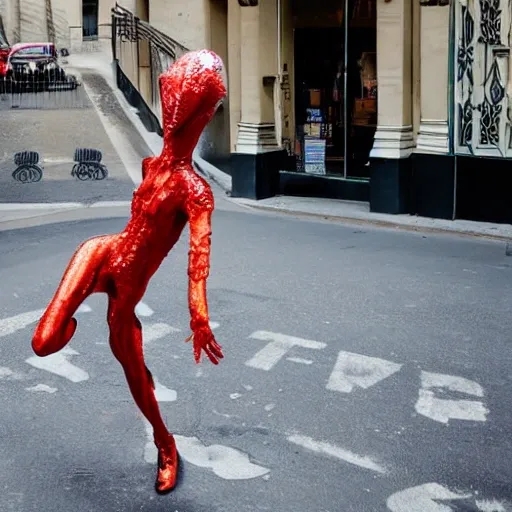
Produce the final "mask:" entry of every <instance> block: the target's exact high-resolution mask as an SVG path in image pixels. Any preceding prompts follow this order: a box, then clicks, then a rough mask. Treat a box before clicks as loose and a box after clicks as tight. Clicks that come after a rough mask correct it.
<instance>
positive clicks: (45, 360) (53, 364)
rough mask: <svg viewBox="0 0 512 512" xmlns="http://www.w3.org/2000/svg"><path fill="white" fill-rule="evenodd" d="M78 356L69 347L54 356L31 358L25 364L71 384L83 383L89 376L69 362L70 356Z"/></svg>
mask: <svg viewBox="0 0 512 512" xmlns="http://www.w3.org/2000/svg"><path fill="white" fill-rule="evenodd" d="M78 355H80V354H79V353H78V352H77V351H76V350H73V349H72V348H69V347H64V348H63V349H62V350H61V351H59V352H57V353H56V354H51V355H49V356H45V357H38V356H32V357H29V358H28V359H27V360H26V361H25V362H26V363H28V364H29V365H31V366H33V367H34V368H37V369H39V370H44V371H46V372H50V373H54V374H55V375H58V376H59V377H64V378H65V379H68V380H70V381H71V382H83V381H84V380H88V379H89V374H88V373H87V372H86V371H85V370H82V368H79V367H78V366H75V365H74V364H72V363H71V362H70V361H69V357H70V356H78Z"/></svg>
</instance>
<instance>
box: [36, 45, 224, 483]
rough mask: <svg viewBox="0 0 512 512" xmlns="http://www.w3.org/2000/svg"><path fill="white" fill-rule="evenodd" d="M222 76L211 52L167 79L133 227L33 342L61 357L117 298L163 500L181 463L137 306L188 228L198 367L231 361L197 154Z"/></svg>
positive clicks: (60, 297)
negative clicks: (92, 315)
mask: <svg viewBox="0 0 512 512" xmlns="http://www.w3.org/2000/svg"><path fill="white" fill-rule="evenodd" d="M221 69H222V61H221V60H220V59H219V57H218V56H217V55H215V54H214V53H213V52H210V51H207V50H201V51H199V52H191V53H188V54H186V55H185V56H183V57H182V58H180V59H179V60H178V61H176V63H174V65H172V66H171V67H170V68H169V70H168V71H167V72H165V73H163V74H162V75H161V76H160V94H161V104H162V118H163V123H162V124H163V130H164V147H163V150H162V153H161V155H160V156H158V157H152V158H146V159H144V160H143V162H142V176H143V180H142V183H141V185H140V186H139V188H138V189H137V190H135V192H134V194H133V201H132V207H131V218H130V220H129V221H128V224H127V225H126V227H125V228H124V230H123V231H122V232H121V233H118V234H112V235H103V236H98V237H95V238H91V239H89V240H87V241H85V242H84V243H82V245H80V247H79V248H78V249H77V250H76V252H75V254H74V255H73V257H72V259H71V261H70V263H69V264H68V267H67V269H66V271H65V273H64V276H63V277H62V280H61V282H60V285H59V287H58V289H57V291H56V293H55V295H54V297H53V299H52V300H51V302H50V304H49V306H48V308H47V309H46V311H45V313H44V314H43V316H42V318H41V320H40V321H39V324H38V325H37V327H36V330H35V333H34V336H33V339H32V348H33V350H34V352H35V353H36V354H37V355H39V356H41V357H44V356H47V355H49V354H53V353H55V352H58V351H59V350H61V349H62V348H63V347H64V346H65V345H66V344H67V343H68V342H69V341H70V339H71V337H72V336H73V334H74V332H75V329H76V319H75V318H73V315H74V313H75V312H76V310H77V308H78V307H79V306H80V304H81V303H82V302H83V301H84V300H85V298H86V297H88V296H89V295H90V294H92V293H98V292H102V293H106V294H107V295H108V316H107V320H108V326H109V330H110V346H111V349H112V352H113V354H114V356H115V357H116V358H117V360H118V361H119V362H120V363H121V365H122V366H123V369H124V372H125V375H126V379H127V381H128V385H129V387H130V391H131V393H132V395H133V398H134V400H135V402H136V404H137V406H138V407H139V409H140V410H141V412H142V413H143V414H144V416H145V417H146V418H147V419H148V421H149V422H150V423H151V425H152V426H153V432H154V440H155V444H156V446H157V448H158V462H159V464H158V472H157V480H156V490H157V492H159V493H165V492H168V491H170V490H172V489H173V488H174V486H175V485H176V477H177V471H178V455H177V452H176V445H175V442H174V438H173V436H172V434H170V433H169V431H168V430H167V428H166V426H165V424H164V422H163V420H162V417H161V415H160V411H159V407H158V403H157V401H156V398H155V394H154V383H153V378H152V376H151V372H150V371H149V370H148V369H147V367H146V365H145V362H144V357H143V344H142V328H141V324H140V321H139V319H138V318H137V316H136V315H135V306H136V305H137V303H138V302H139V301H140V300H141V299H142V297H143V295H144V292H145V291H146V287H147V285H148V282H149V280H150V278H151V277H152V276H153V274H154V273H155V272H156V270H157V269H158V268H159V266H160V264H161V263H162V260H163V259H164V258H165V257H166V256H167V254H168V253H169V251H170V250H171V249H172V247H173V246H174V244H175V243H176V242H177V241H178V238H179V237H180V235H181V233H182V231H183V229H184V227H185V225H186V224H187V222H188V223H189V225H190V251H189V262H188V276H189V288H188V296H189V309H190V316H191V321H190V327H191V330H192V335H191V336H190V337H189V338H188V339H187V341H189V340H190V339H193V350H194V358H195V361H196V363H198V362H199V361H200V356H201V350H204V352H205V353H206V355H207V356H208V357H209V359H210V360H211V361H212V362H213V363H214V364H218V362H219V359H221V358H222V357H223V354H222V350H221V347H220V346H219V345H218V344H217V342H216V341H215V338H214V336H213V333H212V331H211V329H210V326H209V317H208V304H207V298H206V280H207V278H208V274H209V269H210V236H211V214H212V211H213V209H214V201H213V194H212V191H211V189H210V186H209V185H208V183H207V182H206V181H205V180H204V179H203V178H201V177H200V176H198V175H197V174H196V173H195V172H194V169H193V167H192V151H193V149H194V148H195V146H196V144H197V141H198V139H199V136H200V135H201V132H202V131H203V129H204V128H205V126H206V125H207V124H208V122H209V121H210V120H211V118H212V117H213V115H214V113H215V110H216V108H217V105H218V103H219V101H220V100H221V99H222V98H223V97H224V96H225V94H226V89H225V86H224V84H223V80H222V76H221Z"/></svg>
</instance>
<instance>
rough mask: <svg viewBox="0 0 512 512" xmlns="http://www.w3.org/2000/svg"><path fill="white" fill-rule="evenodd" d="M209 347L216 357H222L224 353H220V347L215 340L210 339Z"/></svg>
mask: <svg viewBox="0 0 512 512" xmlns="http://www.w3.org/2000/svg"><path fill="white" fill-rule="evenodd" d="M209 348H210V350H211V351H212V353H213V354H215V356H216V357H218V358H219V359H222V358H223V357H224V354H223V353H222V347H221V346H220V345H219V344H218V343H216V342H215V341H212V343H211V344H210V347H209Z"/></svg>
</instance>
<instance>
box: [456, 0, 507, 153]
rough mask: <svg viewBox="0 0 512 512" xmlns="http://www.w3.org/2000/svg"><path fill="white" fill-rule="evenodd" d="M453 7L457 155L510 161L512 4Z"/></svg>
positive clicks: (489, 1)
mask: <svg viewBox="0 0 512 512" xmlns="http://www.w3.org/2000/svg"><path fill="white" fill-rule="evenodd" d="M455 7H456V24H455V27H456V30H455V32H456V44H455V51H456V54H455V62H456V69H457V74H456V84H455V105H456V106H455V108H456V111H455V148H456V152H457V153H459V154H475V155H485V156H496V157H512V140H511V112H510V109H511V106H512V105H511V101H510V100H511V98H510V97H509V94H508V93H507V89H509V80H510V78H509V77H510V44H509V36H510V28H511V20H512V11H511V0H458V2H457V4H456V6H455Z"/></svg>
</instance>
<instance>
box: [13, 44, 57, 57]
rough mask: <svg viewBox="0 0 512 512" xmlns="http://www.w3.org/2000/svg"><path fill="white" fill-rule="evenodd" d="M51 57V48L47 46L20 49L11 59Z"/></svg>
mask: <svg viewBox="0 0 512 512" xmlns="http://www.w3.org/2000/svg"><path fill="white" fill-rule="evenodd" d="M51 55H53V51H52V47H51V46H48V45H44V46H30V47H27V48H21V49H20V50H18V51H16V52H15V53H13V55H12V56H13V57H14V58H16V57H46V56H51Z"/></svg>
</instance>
